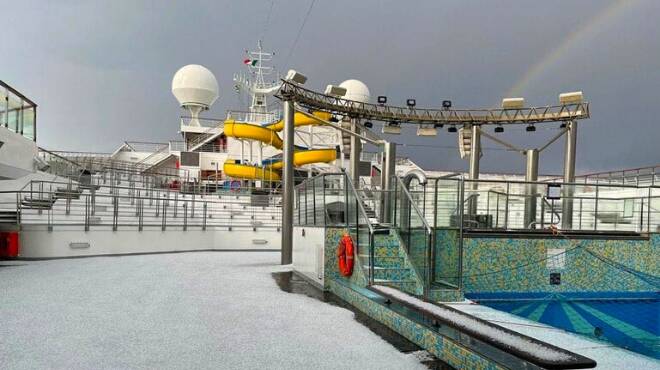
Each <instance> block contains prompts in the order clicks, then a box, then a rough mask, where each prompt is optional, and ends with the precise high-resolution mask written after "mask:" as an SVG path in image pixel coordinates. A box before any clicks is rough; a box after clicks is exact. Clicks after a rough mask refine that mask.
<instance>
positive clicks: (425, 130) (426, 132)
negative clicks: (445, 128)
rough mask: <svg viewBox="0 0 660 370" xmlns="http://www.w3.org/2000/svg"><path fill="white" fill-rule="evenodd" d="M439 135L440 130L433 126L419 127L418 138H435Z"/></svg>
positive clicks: (424, 125) (427, 124)
mask: <svg viewBox="0 0 660 370" xmlns="http://www.w3.org/2000/svg"><path fill="white" fill-rule="evenodd" d="M437 134H438V129H437V128H436V126H435V125H433V124H430V123H421V124H420V125H419V126H417V136H435V135H437Z"/></svg>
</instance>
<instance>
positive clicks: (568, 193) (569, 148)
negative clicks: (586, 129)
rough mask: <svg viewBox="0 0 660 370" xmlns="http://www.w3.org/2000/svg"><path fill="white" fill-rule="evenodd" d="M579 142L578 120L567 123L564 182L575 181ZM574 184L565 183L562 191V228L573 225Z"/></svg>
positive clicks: (565, 228)
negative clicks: (576, 152)
mask: <svg viewBox="0 0 660 370" xmlns="http://www.w3.org/2000/svg"><path fill="white" fill-rule="evenodd" d="M576 144H577V121H570V122H568V123H566V147H565V148H564V184H566V183H573V182H575V146H576ZM574 191H575V189H574V188H573V186H572V185H564V186H563V191H562V198H563V199H562V210H561V228H562V229H564V230H569V229H571V228H572V227H573V193H574Z"/></svg>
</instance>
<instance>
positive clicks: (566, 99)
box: [559, 91, 583, 104]
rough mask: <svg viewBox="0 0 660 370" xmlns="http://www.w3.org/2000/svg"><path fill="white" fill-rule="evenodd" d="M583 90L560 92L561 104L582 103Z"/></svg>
mask: <svg viewBox="0 0 660 370" xmlns="http://www.w3.org/2000/svg"><path fill="white" fill-rule="evenodd" d="M582 100H583V96H582V91H573V92H567V93H562V94H559V104H580V103H582Z"/></svg>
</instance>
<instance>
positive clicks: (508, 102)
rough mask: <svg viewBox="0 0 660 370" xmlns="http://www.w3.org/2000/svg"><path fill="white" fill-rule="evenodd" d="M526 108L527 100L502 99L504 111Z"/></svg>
mask: <svg viewBox="0 0 660 370" xmlns="http://www.w3.org/2000/svg"><path fill="white" fill-rule="evenodd" d="M523 107H525V98H505V99H502V109H522V108H523Z"/></svg>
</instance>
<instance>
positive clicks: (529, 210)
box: [524, 149, 539, 228]
mask: <svg viewBox="0 0 660 370" xmlns="http://www.w3.org/2000/svg"><path fill="white" fill-rule="evenodd" d="M526 155H527V169H526V171H525V181H527V182H528V184H526V185H525V190H526V191H525V193H526V194H525V225H524V227H525V228H530V226H531V224H532V223H533V222H535V221H536V184H532V182H536V181H537V180H538V178H539V151H538V149H529V150H527V153H526Z"/></svg>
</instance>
